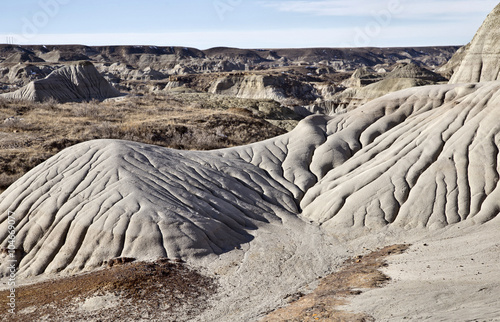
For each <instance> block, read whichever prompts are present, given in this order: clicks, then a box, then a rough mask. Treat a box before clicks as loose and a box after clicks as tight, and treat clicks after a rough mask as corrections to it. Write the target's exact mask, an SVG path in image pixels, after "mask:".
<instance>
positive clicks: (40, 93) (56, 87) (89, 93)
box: [0, 61, 120, 102]
mask: <svg viewBox="0 0 500 322" xmlns="http://www.w3.org/2000/svg"><path fill="white" fill-rule="evenodd" d="M119 95H120V93H119V92H118V91H117V90H116V89H115V88H114V87H113V86H111V85H110V84H109V83H108V82H107V81H106V80H105V79H104V77H102V76H101V75H100V74H99V72H98V71H97V70H96V68H95V67H94V65H93V64H92V63H91V62H87V61H82V62H78V63H75V64H72V65H68V66H65V67H62V68H60V69H58V70H55V71H53V72H52V73H50V74H49V75H48V76H47V77H46V78H44V79H41V80H35V81H33V82H30V83H29V84H28V85H26V86H24V87H22V88H20V89H19V90H17V91H15V92H12V93H6V94H1V95H0V97H3V98H7V99H19V100H29V101H44V100H46V99H49V98H53V99H55V100H57V101H59V102H72V101H89V100H92V99H97V100H103V99H106V98H110V97H116V96H119Z"/></svg>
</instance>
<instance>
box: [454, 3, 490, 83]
mask: <svg viewBox="0 0 500 322" xmlns="http://www.w3.org/2000/svg"><path fill="white" fill-rule="evenodd" d="M499 44H500V4H499V5H497V6H496V7H495V9H493V11H492V12H491V13H490V14H489V15H488V17H487V18H486V20H485V21H484V23H483V24H482V26H481V27H480V28H479V30H478V31H477V33H476V35H475V36H474V38H473V39H472V42H471V43H470V44H469V45H467V47H466V49H465V56H464V58H463V60H462V62H461V64H460V67H459V68H458V70H457V71H456V72H455V74H453V76H452V78H451V79H450V83H451V84H457V83H474V82H487V81H495V80H498V79H499V76H500V45H499ZM456 55H458V56H462V55H464V54H463V53H462V51H459V52H458V53H457V54H456Z"/></svg>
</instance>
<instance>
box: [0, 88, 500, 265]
mask: <svg viewBox="0 0 500 322" xmlns="http://www.w3.org/2000/svg"><path fill="white" fill-rule="evenodd" d="M499 104H500V82H492V83H484V84H473V85H439V86H426V87H422V88H413V89H408V90H404V91H401V92H397V93H394V94H390V95H387V96H385V97H383V98H380V99H377V100H375V101H372V102H370V103H369V104H366V105H364V106H362V107H360V108H358V109H356V110H353V111H350V112H347V113H345V114H340V115H336V116H332V117H328V116H312V117H309V118H307V119H305V120H304V121H302V122H301V123H300V124H299V125H298V127H297V128H296V129H295V130H294V131H292V132H290V133H288V134H286V135H283V136H280V137H277V138H275V139H271V140H267V141H264V142H260V143H256V144H252V145H249V146H243V147H237V148H230V149H224V150H218V151H211V152H186V151H184V152H182V151H177V150H170V149H166V148H161V147H155V146H149V145H144V144H139V143H132V142H126V141H116V140H98V141H91V142H87V143H83V144H80V145H76V146H73V147H71V148H68V149H66V150H64V151H62V152H61V153H59V154H58V155H56V156H54V157H53V158H51V159H49V160H48V161H46V162H45V163H43V164H41V165H39V166H38V167H36V168H35V169H33V170H32V171H30V172H29V173H28V174H26V175H25V176H23V177H22V178H21V179H20V180H18V181H17V182H16V183H14V184H13V185H12V186H11V187H10V188H9V189H8V190H7V191H5V192H4V193H3V194H2V195H1V196H0V213H1V217H0V222H1V224H0V240H1V241H2V243H1V246H3V247H4V248H6V247H7V246H8V239H7V238H8V236H7V234H8V229H7V224H8V223H7V220H6V219H7V212H8V211H12V212H14V213H15V217H16V220H17V228H18V233H17V236H16V246H17V247H18V249H20V252H24V253H25V255H24V257H23V259H22V260H21V261H20V267H19V268H20V274H21V275H23V274H24V275H36V274H41V273H46V272H57V271H61V270H63V271H79V270H82V269H90V268H93V267H97V266H100V265H101V264H102V263H103V262H104V261H106V260H109V259H110V258H113V257H117V256H127V257H135V258H138V259H151V258H156V257H164V256H168V257H171V258H183V259H190V258H200V256H209V255H211V254H221V253H224V252H228V251H229V250H231V249H234V248H235V247H238V246H239V245H241V244H243V243H246V242H249V241H250V240H252V238H253V236H254V234H253V231H254V230H256V229H257V230H260V229H262V228H263V227H265V226H266V225H270V224H272V225H284V226H286V225H288V223H291V222H293V223H294V224H296V222H297V220H298V219H297V218H303V221H302V222H303V224H304V225H305V224H306V222H308V221H312V222H314V223H316V224H319V225H321V226H322V227H323V228H324V229H325V230H326V231H329V232H331V233H335V234H337V235H343V234H345V235H349V232H350V228H351V227H359V228H361V229H368V230H378V229H382V228H383V227H387V226H394V227H400V228H403V229H411V228H415V227H421V228H431V229H436V228H440V227H444V226H446V225H450V224H454V223H458V222H463V221H465V222H468V223H470V224H477V223H483V222H486V221H488V220H490V219H492V218H494V217H495V216H496V215H497V214H498V211H499V209H500V198H499V193H500V190H499V189H498V188H497V183H498V180H499V175H498V173H499V172H498V169H499V167H500V166H499V164H498V153H499V138H498V137H499V135H498V134H499V130H500V127H499V125H498V122H497V120H498V119H499V117H500V115H499V114H500V109H499V108H498V106H499ZM2 270H3V271H4V272H6V270H7V266H6V263H5V262H3V263H2Z"/></svg>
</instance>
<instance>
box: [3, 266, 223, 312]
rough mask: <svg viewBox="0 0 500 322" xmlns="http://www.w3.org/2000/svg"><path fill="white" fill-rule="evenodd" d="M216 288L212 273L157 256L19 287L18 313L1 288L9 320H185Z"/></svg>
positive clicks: (197, 309) (204, 306)
mask: <svg viewBox="0 0 500 322" xmlns="http://www.w3.org/2000/svg"><path fill="white" fill-rule="evenodd" d="M216 290H217V286H216V284H215V281H214V280H213V279H212V278H209V277H206V276H203V275H200V274H199V273H198V272H196V271H193V270H191V269H190V268H188V267H187V266H185V265H184V264H182V263H177V262H172V261H169V260H168V259H159V260H157V261H155V262H151V263H146V262H135V263H128V264H122V265H114V266H113V267H111V268H106V269H103V270H99V271H95V272H92V273H87V274H82V275H77V276H73V277H65V278H59V279H56V280H51V281H46V282H42V283H38V284H34V285H28V286H22V287H18V288H17V289H16V309H15V312H14V313H7V309H8V308H9V306H8V305H7V304H8V302H7V300H8V298H7V296H8V295H9V294H10V291H2V292H0V298H1V299H2V300H1V301H0V305H1V306H2V307H3V308H4V309H3V311H2V312H4V313H2V316H3V318H5V319H6V320H9V321H36V320H46V321H75V320H79V321H88V320H92V321H96V320H97V321H116V320H119V319H122V318H125V319H126V320H137V319H148V320H151V319H153V320H158V321H159V320H162V321H169V320H170V318H171V319H174V320H176V321H184V320H187V319H189V318H193V317H196V315H198V314H200V313H201V312H202V311H203V310H204V309H206V308H207V307H208V304H207V300H208V299H209V298H210V296H211V295H212V294H214V293H215V292H216Z"/></svg>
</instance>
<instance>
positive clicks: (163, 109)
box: [0, 94, 285, 190]
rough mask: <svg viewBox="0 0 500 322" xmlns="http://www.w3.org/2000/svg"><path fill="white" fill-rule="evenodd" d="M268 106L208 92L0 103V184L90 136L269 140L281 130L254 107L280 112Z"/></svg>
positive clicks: (196, 146) (159, 141) (151, 140)
mask: <svg viewBox="0 0 500 322" xmlns="http://www.w3.org/2000/svg"><path fill="white" fill-rule="evenodd" d="M274 104H275V103H273V102H272V101H257V100H241V99H231V98H225V97H215V96H214V97H212V96H210V95H208V94H191V95H190V94H181V95H174V94H172V95H151V94H150V95H145V96H140V97H130V98H125V99H123V100H119V101H109V102H98V101H92V102H85V103H66V104H58V103H57V102H55V101H46V102H43V103H33V102H21V101H15V102H7V101H5V100H0V189H2V190H3V189H6V188H7V187H8V186H9V185H10V184H11V183H12V182H13V181H14V180H16V179H17V178H19V177H20V176H21V175H23V174H24V173H26V172H27V171H28V170H30V169H31V168H33V167H34V166H36V165H37V164H39V163H41V162H43V161H44V160H46V159H47V158H49V157H50V156H52V155H54V154H56V153H57V152H59V151H61V150H62V149H64V148H66V147H69V146H71V145H74V144H77V143H80V142H84V141H88V140H93V139H123V140H131V141H137V142H143V143H148V144H155V145H160V146H164V147H170V148H176V149H190V150H210V149H217V148H225V147H231V146H237V145H243V144H248V143H253V142H256V141H260V140H264V139H268V138H271V137H274V136H277V135H280V134H283V133H285V131H284V130H283V129H280V128H278V127H276V126H274V125H271V124H270V123H268V122H266V121H265V120H264V119H263V117H265V116H266V115H267V114H265V113H264V114H263V112H259V107H261V106H271V107H269V108H267V110H270V111H272V113H277V111H278V112H279V105H278V106H274ZM261 109H262V108H261Z"/></svg>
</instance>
